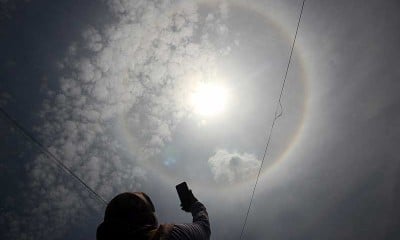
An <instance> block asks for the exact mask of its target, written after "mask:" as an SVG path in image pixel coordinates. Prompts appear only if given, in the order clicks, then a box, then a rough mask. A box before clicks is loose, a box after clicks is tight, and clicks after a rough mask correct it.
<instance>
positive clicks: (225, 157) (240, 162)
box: [208, 149, 261, 183]
mask: <svg viewBox="0 0 400 240" xmlns="http://www.w3.org/2000/svg"><path fill="white" fill-rule="evenodd" d="M260 164H261V162H260V161H259V160H258V159H257V157H256V156H255V155H253V154H249V153H243V154H240V153H237V152H233V153H232V152H228V151H227V150H224V149H222V150H218V151H217V152H216V153H215V154H214V155H213V156H211V157H210V158H209V159H208V165H209V166H210V168H211V172H212V173H213V175H214V180H215V181H217V182H220V183H234V182H240V181H243V180H246V179H249V178H251V177H254V176H256V175H257V172H258V170H259V168H260Z"/></svg>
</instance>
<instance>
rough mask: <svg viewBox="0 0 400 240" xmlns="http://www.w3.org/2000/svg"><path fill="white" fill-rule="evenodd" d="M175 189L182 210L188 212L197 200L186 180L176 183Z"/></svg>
mask: <svg viewBox="0 0 400 240" xmlns="http://www.w3.org/2000/svg"><path fill="white" fill-rule="evenodd" d="M176 191H177V192H178V196H179V199H180V200H181V207H182V210H183V211H185V212H190V210H191V208H192V205H193V204H194V203H195V202H197V199H196V197H195V196H194V195H193V193H192V190H190V189H189V188H188V186H187V184H186V182H182V183H180V184H178V185H176Z"/></svg>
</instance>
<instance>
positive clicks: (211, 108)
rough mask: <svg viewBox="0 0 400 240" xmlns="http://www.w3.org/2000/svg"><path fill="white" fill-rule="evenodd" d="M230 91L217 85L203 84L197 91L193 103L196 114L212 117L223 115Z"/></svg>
mask: <svg viewBox="0 0 400 240" xmlns="http://www.w3.org/2000/svg"><path fill="white" fill-rule="evenodd" d="M227 99H228V91H227V89H226V88H225V87H224V86H222V85H220V84H217V83H201V84H199V85H198V86H197V88H196V89H195V91H194V93H193V95H192V98H191V103H192V106H193V110H194V112H195V113H197V114H199V115H201V116H203V117H211V116H215V115H218V114H220V113H222V112H223V111H224V110H225V108H226V104H227Z"/></svg>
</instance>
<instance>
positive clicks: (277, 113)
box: [239, 0, 306, 239]
mask: <svg viewBox="0 0 400 240" xmlns="http://www.w3.org/2000/svg"><path fill="white" fill-rule="evenodd" d="M305 2H306V0H303V3H302V5H301V10H300V15H299V19H298V21H297V27H296V33H295V34H294V38H293V43H292V47H291V49H290V54H289V61H288V63H287V66H286V71H285V75H284V77H283V82H282V87H281V92H280V94H279V99H278V103H277V105H276V108H275V113H274V120H273V121H272V124H271V128H270V129H269V132H268V140H267V144H266V146H265V150H264V155H263V158H262V161H261V165H260V168H259V169H258V174H257V178H256V182H255V184H254V187H253V192H252V194H251V198H250V203H249V207H248V208H247V212H246V217H245V219H244V223H243V227H242V231H241V232H240V238H239V239H242V237H243V234H244V230H245V228H246V224H247V219H248V217H249V213H250V208H251V204H252V203H253V200H254V194H255V191H256V188H257V184H258V179H259V178H260V174H261V170H262V166H263V164H264V160H265V157H266V155H267V152H268V147H269V144H270V142H271V138H272V131H273V129H274V126H275V123H276V120H277V119H278V118H280V117H281V116H282V113H283V107H282V96H283V91H284V89H285V85H286V79H287V75H288V72H289V67H290V63H291V62H292V55H293V49H294V45H295V43H296V39H297V33H298V31H299V26H300V21H301V16H302V15H303V9H304V3H305Z"/></svg>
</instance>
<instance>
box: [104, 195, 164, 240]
mask: <svg viewBox="0 0 400 240" xmlns="http://www.w3.org/2000/svg"><path fill="white" fill-rule="evenodd" d="M157 227H158V221H157V217H156V215H155V209H154V205H153V203H152V202H151V199H150V198H149V196H147V195H146V194H145V193H143V192H134V193H130V192H126V193H121V194H119V195H117V196H116V197H114V198H113V199H112V200H111V202H110V203H109V204H108V205H107V208H106V212H105V214H104V221H103V222H102V223H101V224H100V225H99V226H98V228H97V233H96V238H97V240H109V239H134V238H135V239H140V237H145V235H146V234H147V232H149V231H150V230H153V229H156V228H157Z"/></svg>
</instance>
